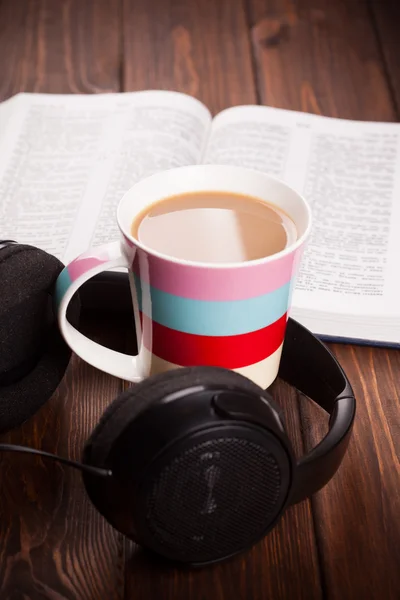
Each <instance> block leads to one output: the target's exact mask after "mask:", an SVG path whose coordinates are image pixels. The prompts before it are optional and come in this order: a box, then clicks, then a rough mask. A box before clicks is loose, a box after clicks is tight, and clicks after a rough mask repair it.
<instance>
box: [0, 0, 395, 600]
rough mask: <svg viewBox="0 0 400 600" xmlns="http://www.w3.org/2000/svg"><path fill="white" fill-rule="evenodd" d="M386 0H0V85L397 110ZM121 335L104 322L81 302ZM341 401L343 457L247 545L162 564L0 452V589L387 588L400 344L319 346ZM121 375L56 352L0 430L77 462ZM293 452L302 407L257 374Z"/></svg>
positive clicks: (69, 477)
mask: <svg viewBox="0 0 400 600" xmlns="http://www.w3.org/2000/svg"><path fill="white" fill-rule="evenodd" d="M399 26H400V19H399V11H398V8H397V3H396V1H395V0H381V1H379V0H374V1H372V2H367V0H365V1H363V0H357V1H356V0H335V1H334V2H332V1H331V0H296V1H295V0H293V1H291V0H248V1H247V2H245V0H243V1H242V0H203V2H200V0H186V1H183V0H153V1H152V2H149V0H115V1H113V0H85V2H81V1H79V0H59V1H58V0H18V2H15V1H12V0H0V99H5V98H7V97H9V96H11V95H12V94H14V93H16V92H18V91H37V92H38V91H40V92H63V93H66V92H71V93H97V92H102V91H118V90H136V89H146V88H159V89H177V90H179V91H184V92H187V93H190V94H192V95H194V96H196V97H198V98H199V99H200V100H202V101H204V102H205V103H206V104H207V105H208V106H209V108H210V109H211V110H212V111H213V112H214V113H215V112H218V111H219V110H221V109H222V108H225V107H227V106H231V105H234V104H239V103H255V102H257V101H258V102H261V103H265V104H270V105H274V106H279V107H284V108H289V109H290V108H291V109H297V110H305V111H309V112H316V113H320V114H326V115H331V116H339V117H346V118H355V119H371V120H383V121H392V120H397V119H398V117H399V114H398V107H399V100H400V96H399V94H400V62H399V60H398V57H399V56H400V45H399V43H398V39H397V38H398V34H397V29H398V27H399ZM84 323H85V327H86V329H87V331H88V332H90V335H92V336H94V337H100V338H101V339H102V341H106V342H108V343H110V344H113V345H114V346H118V345H120V346H122V345H123V344H124V336H123V330H124V326H123V323H121V322H117V321H116V322H112V323H110V322H108V324H106V323H105V322H104V321H103V320H102V319H101V317H100V316H94V315H92V316H90V315H87V316H86V317H85V320H84ZM332 348H333V350H334V352H335V354H336V355H337V356H338V357H339V359H340V361H341V363H342V364H343V366H344V368H345V369H346V371H347V373H348V375H349V376H350V379H351V382H352V384H353V386H354V389H355V392H356V395H357V397H358V400H359V401H358V414H357V422H356V426H355V431H354V437H353V440H352V442H351V444H350V448H349V453H348V455H347V456H346V458H345V460H344V463H343V466H342V468H341V469H340V471H339V473H338V474H337V476H336V477H335V478H334V480H332V481H331V482H330V484H329V485H328V486H327V487H326V488H325V489H324V490H322V491H321V492H319V493H318V494H317V495H316V496H315V497H314V498H313V499H312V500H311V501H307V502H304V503H302V504H301V505H298V506H296V507H294V508H292V509H290V510H289V511H288V512H287V514H286V515H285V517H284V519H283V520H282V522H281V524H280V525H279V526H278V527H277V528H276V529H275V530H274V532H273V533H272V534H271V535H270V536H268V538H266V539H265V540H263V541H262V542H260V543H259V544H258V545H257V546H256V547H255V548H253V550H251V551H250V552H249V553H247V554H245V555H243V556H240V557H238V558H236V559H234V560H232V561H230V562H227V563H225V564H223V565H219V566H216V567H213V568H210V569H203V570H200V571H181V570H178V569H171V568H170V567H166V566H164V565H161V564H159V563H156V562H155V561H154V560H152V559H151V558H149V557H148V556H146V554H145V553H143V552H142V551H141V550H140V549H139V548H138V547H136V546H135V545H133V544H131V543H128V542H127V541H126V540H124V539H123V538H122V536H120V535H119V534H117V533H115V532H114V531H113V530H112V529H111V527H109V526H108V525H107V524H106V523H105V522H104V520H103V519H102V518H101V517H100V516H99V515H98V514H97V513H96V511H95V510H94V509H93V507H92V506H91V505H90V503H89V501H88V500H87V498H86V496H85V493H84V490H83V488H82V484H81V479H80V477H79V475H78V474H76V473H73V472H70V471H69V470H68V469H65V468H63V467H60V466H56V465H51V464H48V463H47V462H45V461H42V460H34V461H32V459H28V458H27V457H18V456H17V455H11V454H10V455H4V456H0V482H1V485H0V600H22V599H29V600H39V599H40V600H42V599H49V600H50V599H51V600H53V599H54V600H61V599H64V598H65V599H68V600H114V599H115V600H122V599H132V600H142V599H143V600H148V599H149V598H153V597H154V598H157V599H160V600H170V599H171V600H172V599H173V600H203V599H206V598H207V599H208V598H213V599H214V598H215V599H216V600H217V599H224V600H225V599H231V598H235V599H236V598H237V599H238V600H242V599H243V600H258V599H260V600H267V599H268V600H300V599H303V598H304V599H305V600H308V599H309V600H314V599H322V598H326V599H329V600H331V599H332V600H336V599H337V600H339V599H340V600H347V599H352V600H353V599H358V598H363V599H367V600H369V599H371V600H375V599H377V598H385V599H387V600H392V599H393V600H395V599H397V598H398V597H400V576H399V573H400V571H399V568H398V567H399V565H400V530H399V515H400V501H399V497H400V475H399V443H400V431H399V430H400V402H399V396H400V353H399V352H398V351H394V350H386V349H372V348H362V347H355V346H344V345H334V346H332ZM121 389H122V383H121V382H119V381H117V380H115V379H113V378H111V377H108V376H106V375H104V374H102V373H99V372H98V371H95V370H94V369H92V368H91V367H89V366H88V365H86V364H85V363H83V362H82V361H80V360H79V359H78V358H76V357H74V359H73V361H72V363H71V365H70V367H69V370H68V373H67V376H66V378H65V379H64V381H63V383H62V385H61V386H60V388H59V390H58V391H57V393H56V394H55V395H54V397H53V398H52V399H51V401H50V402H48V403H47V404H46V406H45V407H43V409H42V410H41V411H40V412H39V413H38V414H37V415H36V416H35V417H34V418H33V419H31V420H30V421H29V422H28V423H26V424H25V425H24V426H23V427H21V428H20V429H18V430H16V431H14V432H12V434H8V435H7V436H3V438H2V441H6V440H7V441H12V442H14V443H25V444H29V445H33V446H35V447H37V448H42V449H44V450H48V451H58V452H60V453H63V454H65V455H67V456H70V457H72V458H78V457H79V455H80V452H81V450H82V447H83V443H84V440H85V438H86V437H87V435H88V434H89V432H90V431H91V429H92V427H93V426H94V425H95V423H96V421H97V420H98V418H99V416H100V414H101V413H102V411H103V410H104V408H105V406H106V405H108V404H109V403H110V402H111V400H112V399H113V398H114V397H115V396H116V395H117V394H118V393H119V391H120V390H121ZM275 394H276V397H277V399H278V401H279V403H280V404H281V406H282V407H283V409H284V412H285V418H286V423H287V428H288V432H289V435H290V437H291V439H292V440H293V443H294V446H295V449H296V452H297V453H298V454H300V453H301V452H302V451H303V450H304V449H305V448H308V447H309V446H310V445H312V444H313V443H315V442H316V441H317V440H318V439H320V437H321V436H322V435H323V432H324V431H325V428H326V421H325V419H324V418H323V417H322V416H321V414H320V411H318V410H317V409H315V407H313V406H312V405H311V403H309V402H307V401H305V400H304V399H302V400H301V402H299V399H298V398H296V395H295V394H294V392H293V391H291V390H290V389H289V388H288V387H287V386H286V385H284V384H281V383H279V384H277V385H276V386H275Z"/></svg>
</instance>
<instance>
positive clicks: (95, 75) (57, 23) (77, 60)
mask: <svg viewBox="0 0 400 600" xmlns="http://www.w3.org/2000/svg"><path fill="white" fill-rule="evenodd" d="M119 25H120V13H119V0H117V1H115V0H88V1H85V2H80V1H79V0H70V1H67V0H62V1H60V2H53V1H52V0H19V1H18V2H13V1H12V0H3V1H2V2H1V3H0V72H1V78H0V100H2V99H3V100H4V99H5V98H8V97H9V96H12V95H13V94H16V93H17V92H21V91H28V92H46V93H71V92H72V93H97V92H110V91H118V90H119V72H120V48H119V36H118V31H119Z"/></svg>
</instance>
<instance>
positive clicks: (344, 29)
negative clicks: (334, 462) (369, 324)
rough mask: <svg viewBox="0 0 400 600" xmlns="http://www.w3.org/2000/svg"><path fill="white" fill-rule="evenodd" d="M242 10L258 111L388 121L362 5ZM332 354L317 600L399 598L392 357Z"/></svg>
mask: <svg viewBox="0 0 400 600" xmlns="http://www.w3.org/2000/svg"><path fill="white" fill-rule="evenodd" d="M382 4H383V3H382ZM249 7H250V17H251V24H252V39H253V44H254V51H255V56H256V62H257V76H258V82H259V91H260V95H261V98H262V101H263V102H264V103H265V104H270V105H274V106H279V107H283V108H290V109H294V110H303V111H308V112H312V113H319V114H325V115H328V116H339V117H344V118H352V119H364V120H367V119H371V120H382V121H393V120H396V113H395V110H394V106H393V103H392V99H391V94H390V91H389V87H388V82H387V80H386V79H385V68H384V65H383V64H382V61H381V54H380V49H379V46H378V44H377V39H376V36H375V32H374V26H373V23H372V21H371V19H370V13H369V11H368V6H367V4H366V3H365V2H346V1H345V0H336V1H335V2H330V0H298V1H296V2H291V1H290V0H289V1H288V2H285V3H282V2H279V1H278V0H270V1H269V2H268V4H266V3H265V2H264V1H263V0H249ZM333 348H334V351H335V352H336V353H337V355H338V357H339V359H340V362H341V363H342V365H343V367H344V368H345V370H346V371H347V373H348V375H349V376H350V379H351V382H352V384H353V386H354V390H355V393H356V396H357V398H358V412H357V420H356V424H355V430H354V438H353V440H352V442H351V444H350V448H349V452H348V455H347V456H346V457H345V460H344V463H343V465H342V468H341V469H340V471H339V473H338V474H337V476H336V477H335V478H334V479H333V480H332V481H331V482H330V484H329V485H328V486H327V487H326V488H325V489H324V490H323V491H321V492H320V493H319V494H317V495H316V496H315V498H314V500H313V506H314V513H315V521H316V526H317V540H318V546H319V551H320V560H321V564H322V566H323V588H324V597H326V598H327V599H329V600H336V599H337V600H339V599H340V600H347V599H349V600H350V599H354V598H365V599H367V598H368V599H371V600H372V599H373V598H380V597H382V598H383V597H385V598H391V599H392V598H393V599H394V598H397V597H398V591H399V589H400V580H399V575H398V564H399V553H398V552H399V550H398V548H399V546H400V532H399V526H398V518H397V517H396V514H398V512H399V503H398V490H399V484H400V482H399V466H398V465H399V463H398V440H399V437H398V423H399V418H400V404H399V403H398V401H397V398H398V395H399V390H400V382H399V380H398V378H397V380H396V372H398V368H399V356H400V354H399V352H396V351H390V352H389V351H386V350H378V349H367V348H355V347H351V346H344V345H341V346H340V345H337V346H334V347H333ZM302 426H303V429H304V432H305V437H306V439H307V447H310V446H311V445H312V444H313V443H315V442H316V441H317V440H319V439H321V437H322V435H323V433H324V432H325V431H326V420H325V419H324V418H323V417H322V416H321V414H320V412H319V411H318V410H316V409H315V408H314V407H313V406H312V405H311V403H304V404H302ZM396 427H397V431H396ZM396 443H397V447H396ZM396 490H397V491H396ZM396 590H397V596H396Z"/></svg>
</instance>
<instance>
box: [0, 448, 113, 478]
mask: <svg viewBox="0 0 400 600" xmlns="http://www.w3.org/2000/svg"><path fill="white" fill-rule="evenodd" d="M0 452H24V453H25V454H36V455H37V456H43V457H44V458H51V459H52V460H56V461H57V462H60V463H63V464H64V465H67V466H69V467H74V468H75V469H79V470H80V471H86V472H87V473H91V474H92V475H100V476H102V477H110V476H111V475H112V472H111V471H109V470H108V469H101V468H99V467H92V466H91V465H85V464H84V463H79V462H76V461H74V460H69V459H68V458H62V457H61V456H56V455H55V454H50V452H44V451H43V450H35V449H34V448H27V447H26V446H15V445H13V444H0Z"/></svg>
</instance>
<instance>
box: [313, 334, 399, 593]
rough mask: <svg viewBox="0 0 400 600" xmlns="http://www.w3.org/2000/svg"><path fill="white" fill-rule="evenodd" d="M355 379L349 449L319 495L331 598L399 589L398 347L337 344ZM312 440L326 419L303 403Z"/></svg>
mask: <svg viewBox="0 0 400 600" xmlns="http://www.w3.org/2000/svg"><path fill="white" fill-rule="evenodd" d="M332 349H333V351H334V353H335V355H336V356H337V357H338V360H339V362H340V363H341V364H342V365H343V367H344V369H345V370H346V372H347V375H348V376H349V378H350V381H351V383H352V385H353V388H354V392H355V395H356V398H357V400H358V405H357V418H356V424H355V427H354V434H353V439H352V441H351V443H350V446H349V452H348V455H347V456H346V457H345V459H344V461H343V464H342V467H341V469H340V470H339V472H338V473H337V475H336V477H335V478H334V479H333V480H332V481H331V482H330V483H329V484H328V486H326V488H325V489H323V490H321V491H320V492H319V493H318V494H317V495H316V496H315V500H314V503H315V514H316V528H317V536H318V541H319V544H320V549H321V551H322V560H323V564H324V565H325V573H324V579H325V586H326V598H327V599H328V600H350V599H353V598H365V599H368V600H370V599H371V600H373V599H375V598H387V599H388V600H397V599H398V597H399V590H400V573H399V569H398V565H399V564H400V525H399V518H398V515H399V514H400V500H399V490H400V467H399V455H400V425H399V424H400V402H399V398H400V380H399V378H398V376H397V373H399V372H400V371H399V369H400V352H399V351H397V350H386V349H376V348H375V349H372V348H366V347H351V346H350V347H349V346H344V345H338V344H337V345H334V346H332ZM303 423H304V427H305V430H306V432H307V434H308V447H310V446H311V445H315V444H316V443H317V442H318V441H319V440H320V439H321V438H322V436H323V434H324V432H325V431H326V420H325V419H321V418H319V415H318V413H317V411H316V410H315V409H314V407H312V406H307V405H305V406H304V420H303Z"/></svg>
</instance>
